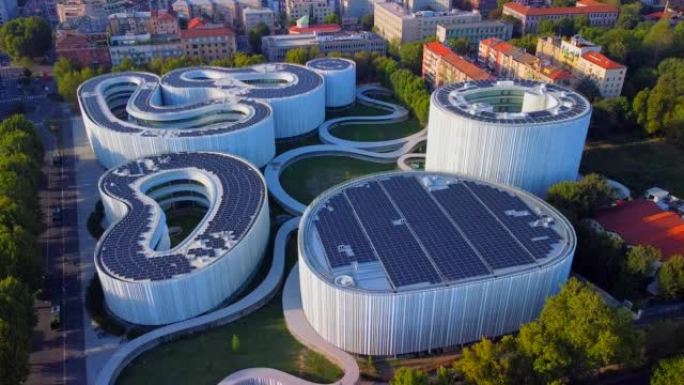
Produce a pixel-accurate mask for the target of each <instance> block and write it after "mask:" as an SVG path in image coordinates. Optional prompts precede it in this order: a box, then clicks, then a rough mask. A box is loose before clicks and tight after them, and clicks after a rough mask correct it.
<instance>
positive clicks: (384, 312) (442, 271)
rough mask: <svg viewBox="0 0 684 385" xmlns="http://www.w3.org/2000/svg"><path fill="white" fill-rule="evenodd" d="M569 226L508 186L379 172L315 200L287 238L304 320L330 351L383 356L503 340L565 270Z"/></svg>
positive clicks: (570, 247)
mask: <svg viewBox="0 0 684 385" xmlns="http://www.w3.org/2000/svg"><path fill="white" fill-rule="evenodd" d="M575 245H576V237H575V232H574V230H573V228H572V226H571V224H570V223H569V222H568V221H567V219H565V218H564V217H563V216H562V215H561V214H560V213H558V212H557V211H556V210H555V209H554V208H553V207H551V206H550V205H549V204H547V203H546V202H544V201H542V200H541V199H539V198H537V197H535V196H533V195H532V194H529V193H527V192H524V191H522V190H518V189H515V188H512V187H509V186H504V185H498V184H491V183H486V182H482V181H480V180H477V179H472V178H469V177H465V176H461V175H454V174H441V173H432V172H388V173H383V174H375V175H372V176H367V177H363V178H360V179H355V180H353V181H350V182H347V183H345V184H342V185H338V186H336V187H333V188H332V189H330V190H328V191H326V192H324V193H323V194H322V195H320V196H319V197H318V198H316V200H314V201H313V202H312V203H311V205H309V207H308V208H307V210H306V211H305V213H304V216H303V217H302V221H301V225H300V230H299V279H300V292H301V297H302V306H303V310H304V314H305V315H306V318H307V320H308V321H309V323H310V324H311V326H312V327H313V328H314V330H316V331H317V332H318V333H319V334H320V335H321V337H323V338H324V339H325V340H326V341H328V342H330V343H331V344H333V345H335V346H337V347H339V348H341V349H343V350H345V351H348V352H351V353H355V354H363V355H381V356H392V355H399V354H406V353H414V352H422V351H431V350H434V349H439V348H444V347H456V346H459V345H462V344H465V343H469V342H472V341H477V340H479V339H480V338H482V337H483V336H486V337H495V336H499V335H502V334H506V333H511V332H514V331H516V330H518V328H519V327H520V326H521V325H522V324H524V323H526V322H530V321H532V320H533V319H535V318H536V317H537V315H538V314H539V312H540V311H541V309H542V307H543V305H544V301H545V300H546V298H548V297H549V296H551V295H553V294H555V293H557V292H558V290H559V286H560V285H561V284H562V283H564V282H565V281H566V280H567V278H568V274H569V273H570V266H571V264H572V258H573V254H574V252H575Z"/></svg>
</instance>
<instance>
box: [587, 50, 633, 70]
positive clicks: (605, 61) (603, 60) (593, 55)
mask: <svg viewBox="0 0 684 385" xmlns="http://www.w3.org/2000/svg"><path fill="white" fill-rule="evenodd" d="M582 57H583V58H584V59H585V60H587V61H589V62H591V63H594V64H596V65H597V66H599V67H601V68H605V69H607V70H615V69H620V68H625V66H623V65H622V64H620V63H618V62H616V61H613V60H611V59H609V58H608V57H607V56H606V55H604V54H602V53H600V52H594V51H589V52H586V53H585V54H584V55H582Z"/></svg>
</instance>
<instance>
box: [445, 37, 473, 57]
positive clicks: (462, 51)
mask: <svg viewBox="0 0 684 385" xmlns="http://www.w3.org/2000/svg"><path fill="white" fill-rule="evenodd" d="M447 43H448V45H449V47H450V48H451V49H452V50H453V51H454V52H456V53H457V54H459V55H467V54H468V52H470V42H469V41H468V38H467V37H452V38H450V39H449V40H447Z"/></svg>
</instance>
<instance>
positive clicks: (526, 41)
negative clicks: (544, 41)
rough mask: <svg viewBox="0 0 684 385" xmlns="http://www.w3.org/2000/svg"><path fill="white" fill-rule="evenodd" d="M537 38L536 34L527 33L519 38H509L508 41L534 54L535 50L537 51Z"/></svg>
mask: <svg viewBox="0 0 684 385" xmlns="http://www.w3.org/2000/svg"><path fill="white" fill-rule="evenodd" d="M537 40H538V38H537V36H536V35H533V34H531V33H528V34H526V35H525V36H523V37H521V38H518V39H511V40H510V41H509V43H511V44H513V45H514V46H516V47H519V48H522V49H524V50H525V51H527V52H528V53H529V54H532V55H534V54H535V52H537Z"/></svg>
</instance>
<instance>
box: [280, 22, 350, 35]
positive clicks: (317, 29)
mask: <svg viewBox="0 0 684 385" xmlns="http://www.w3.org/2000/svg"><path fill="white" fill-rule="evenodd" d="M341 30H342V27H341V26H339V25H337V24H314V25H310V26H306V27H298V26H296V25H293V26H292V27H290V28H288V29H287V32H288V33H290V34H299V33H337V32H340V31H341Z"/></svg>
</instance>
